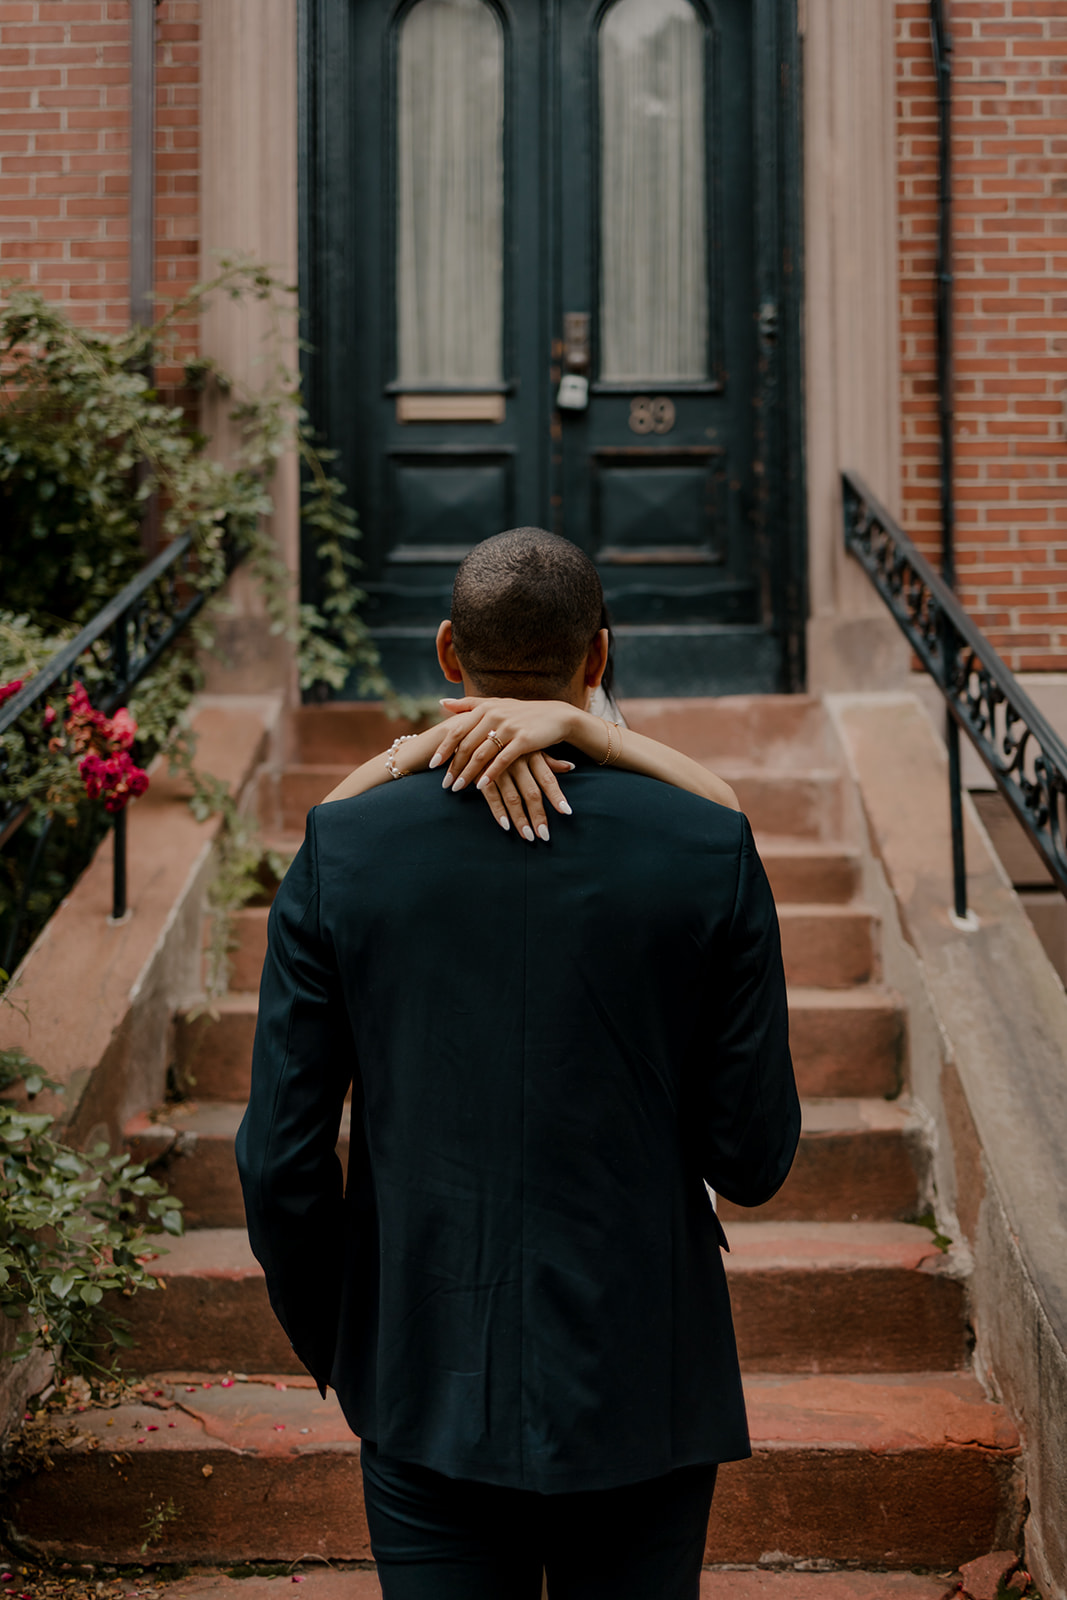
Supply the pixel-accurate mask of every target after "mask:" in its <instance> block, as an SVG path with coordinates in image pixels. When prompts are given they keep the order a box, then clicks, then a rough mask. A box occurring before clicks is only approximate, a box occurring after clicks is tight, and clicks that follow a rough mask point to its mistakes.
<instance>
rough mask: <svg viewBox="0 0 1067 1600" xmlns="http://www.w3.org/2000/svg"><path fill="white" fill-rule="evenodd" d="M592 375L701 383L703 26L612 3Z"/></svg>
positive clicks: (691, 15)
mask: <svg viewBox="0 0 1067 1600" xmlns="http://www.w3.org/2000/svg"><path fill="white" fill-rule="evenodd" d="M599 55H600V151H601V156H600V161H601V168H600V194H601V205H600V224H601V228H600V262H601V268H600V294H601V298H600V376H601V378H603V379H605V380H606V381H609V382H623V383H625V382H635V383H640V384H645V383H663V382H671V381H673V382H679V381H687V380H688V381H692V380H698V379H701V378H706V377H707V347H708V291H707V279H708V273H707V225H706V204H707V198H706V196H707V184H706V178H705V170H706V169H705V148H704V145H705V117H704V95H705V85H704V24H703V23H702V21H701V19H700V18H699V17H698V15H697V13H696V11H695V10H694V8H693V7H692V6H691V5H690V4H689V0H617V3H616V4H615V5H614V6H612V8H611V10H610V11H609V12H608V13H607V15H606V16H605V18H604V21H603V23H602V25H601V28H600V50H599Z"/></svg>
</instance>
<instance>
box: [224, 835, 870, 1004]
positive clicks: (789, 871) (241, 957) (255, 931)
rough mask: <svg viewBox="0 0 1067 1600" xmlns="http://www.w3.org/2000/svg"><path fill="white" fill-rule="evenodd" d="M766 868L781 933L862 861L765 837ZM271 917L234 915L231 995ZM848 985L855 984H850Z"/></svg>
mask: <svg viewBox="0 0 1067 1600" xmlns="http://www.w3.org/2000/svg"><path fill="white" fill-rule="evenodd" d="M757 843H758V844H759V849H760V854H761V856H762V858H763V864H764V866H765V867H766V869H767V876H768V878H769V880H770V884H771V889H772V891H773V893H774V897H775V899H776V900H777V901H778V904H779V907H780V908H781V911H782V912H783V933H784V931H785V929H784V923H785V920H786V917H785V915H784V913H786V911H788V915H789V918H791V919H793V920H794V921H796V919H798V918H799V916H800V914H801V911H802V910H806V909H807V908H808V907H822V906H828V907H833V908H834V909H835V910H836V909H837V908H839V907H845V906H847V904H848V902H849V901H850V900H851V899H852V897H853V895H854V893H855V890H856V886H857V882H858V876H859V858H858V856H857V854H856V852H855V851H852V850H849V849H847V848H846V847H845V846H844V845H840V844H833V843H829V844H827V843H824V842H822V841H821V840H817V839H800V840H798V839H777V838H772V837H767V838H764V839H760V840H758V841H757ZM299 844H300V841H299V839H295V840H294V839H293V838H292V836H289V837H288V839H287V850H286V853H287V854H293V853H295V851H296V849H297V848H298V847H299ZM269 915H270V907H269V906H243V907H241V908H240V909H239V910H237V911H234V912H232V913H231V916H230V929H231V940H232V946H233V947H232V949H231V951H230V988H231V990H235V991H238V990H256V989H258V988H259V975H260V973H261V971H262V969H263V958H264V956H265V955H266V953H267V918H268V916H269ZM848 915H849V916H852V917H856V918H857V919H858V918H859V917H861V916H863V915H867V913H863V912H860V911H858V910H857V909H856V908H855V907H850V908H849V911H848ZM208 927H209V924H208V922H207V921H206V920H205V942H206V939H207V937H208ZM814 931H815V933H816V935H817V936H818V935H819V934H822V937H823V939H824V940H825V938H826V937H827V933H826V931H825V930H822V929H821V928H820V929H816V930H814ZM835 934H836V937H837V938H838V939H839V940H841V939H844V938H845V934H844V931H843V930H836V929H835ZM794 937H795V941H796V943H797V953H798V956H801V955H802V952H801V946H800V941H801V939H802V938H803V933H802V931H801V929H800V927H799V924H797V932H796V935H795V936H794ZM858 937H859V948H862V940H863V938H864V937H865V935H864V933H863V930H862V929H860V930H859V935H858ZM848 958H849V959H850V960H851V961H852V962H853V963H855V961H856V959H857V957H856V954H855V953H853V952H851V951H850V952H848ZM814 981H818V980H816V979H808V978H798V979H797V982H803V983H807V982H814ZM849 981H850V982H852V981H855V980H852V979H850V980H849Z"/></svg>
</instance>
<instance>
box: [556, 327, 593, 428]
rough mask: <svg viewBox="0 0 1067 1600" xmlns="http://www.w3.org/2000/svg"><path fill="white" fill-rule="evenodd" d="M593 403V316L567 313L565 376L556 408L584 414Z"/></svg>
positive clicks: (564, 335)
mask: <svg viewBox="0 0 1067 1600" xmlns="http://www.w3.org/2000/svg"><path fill="white" fill-rule="evenodd" d="M588 404H589V313H588V311H565V312H564V313H563V377H562V379H561V380H560V386H559V393H558V394H557V395H556V405H557V406H558V407H559V409H560V410H561V411H584V410H585V408H586V406H587V405H588Z"/></svg>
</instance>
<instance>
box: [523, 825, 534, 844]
mask: <svg viewBox="0 0 1067 1600" xmlns="http://www.w3.org/2000/svg"><path fill="white" fill-rule="evenodd" d="M522 836H523V838H524V839H525V840H526V841H527V842H528V843H529V844H533V842H534V831H533V829H532V828H531V827H525V828H523V830H522Z"/></svg>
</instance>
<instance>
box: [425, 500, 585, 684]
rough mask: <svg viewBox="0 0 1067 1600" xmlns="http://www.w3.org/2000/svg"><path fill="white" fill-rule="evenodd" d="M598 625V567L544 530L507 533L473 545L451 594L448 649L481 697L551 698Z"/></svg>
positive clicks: (577, 664) (576, 664)
mask: <svg viewBox="0 0 1067 1600" xmlns="http://www.w3.org/2000/svg"><path fill="white" fill-rule="evenodd" d="M603 620H604V595H603V590H602V589H601V586H600V578H599V576H598V574H597V570H596V567H594V565H593V563H592V562H591V561H590V559H589V557H588V556H587V555H585V554H584V552H583V551H581V550H579V548H578V546H577V545H576V544H572V543H571V541H570V540H569V539H561V538H559V537H558V535H556V534H554V533H547V532H546V531H545V529H544V528H511V529H510V530H509V531H508V532H507V533H498V534H496V535H495V537H494V538H492V539H486V540H484V541H483V543H482V544H479V545H475V547H474V549H473V550H471V551H470V553H469V554H468V555H467V556H466V557H465V558H464V560H463V561H462V563H461V564H460V568H459V571H458V572H457V573H456V581H455V584H454V585H453V588H452V642H453V644H454V645H455V650H456V654H457V656H458V657H459V660H460V664H461V666H462V667H463V669H464V671H465V673H466V674H467V676H468V677H469V678H470V680H471V682H472V683H473V684H474V686H475V687H476V689H477V690H478V692H479V693H480V694H499V695H512V696H514V697H515V698H516V699H537V698H543V699H553V698H556V697H557V696H558V695H560V694H561V692H562V691H563V690H565V689H566V687H567V686H568V685H569V684H570V683H571V681H572V679H573V678H574V675H575V673H576V672H577V671H578V668H579V667H580V666H581V665H582V664H583V663H584V661H585V658H586V655H587V654H588V651H589V649H590V646H591V645H592V643H593V640H594V639H595V637H596V634H597V631H598V629H600V628H601V627H602V626H603Z"/></svg>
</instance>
